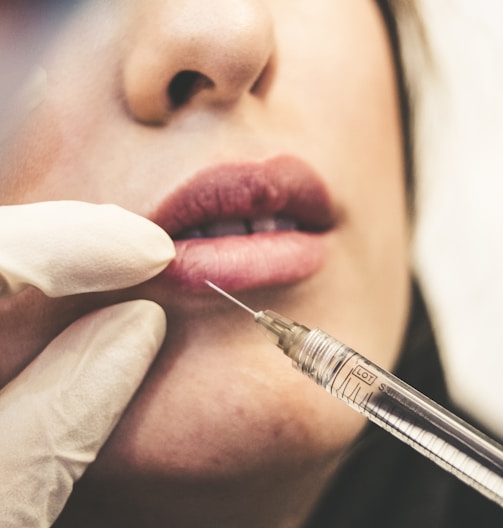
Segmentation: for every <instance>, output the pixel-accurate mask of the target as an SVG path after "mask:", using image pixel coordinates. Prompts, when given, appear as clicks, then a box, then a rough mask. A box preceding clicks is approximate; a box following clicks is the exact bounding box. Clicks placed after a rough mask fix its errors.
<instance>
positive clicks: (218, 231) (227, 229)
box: [203, 220, 248, 238]
mask: <svg viewBox="0 0 503 528" xmlns="http://www.w3.org/2000/svg"><path fill="white" fill-rule="evenodd" d="M203 232H204V234H205V236H207V237H209V238H215V237H222V236H229V235H247V234H248V230H247V229H246V225H245V223H244V221H243V220H222V221H220V222H215V223H214V224H209V225H207V226H204V227H203Z"/></svg>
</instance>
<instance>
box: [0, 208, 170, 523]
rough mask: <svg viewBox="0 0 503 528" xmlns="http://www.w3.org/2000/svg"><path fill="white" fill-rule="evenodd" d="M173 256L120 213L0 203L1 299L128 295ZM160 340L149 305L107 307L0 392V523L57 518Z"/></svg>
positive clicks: (147, 225)
mask: <svg viewBox="0 0 503 528" xmlns="http://www.w3.org/2000/svg"><path fill="white" fill-rule="evenodd" d="M173 257H174V247H173V244H172V242H171V239H170V238H169V237H168V235H167V234H166V233H165V232H164V231H163V230H162V229H161V228H159V227H158V226H156V225H155V224H153V223H151V222H149V221H148V220H146V219H144V218H142V217H139V216H137V215H134V214H132V213H129V212H127V211H124V210H122V209H120V208H118V207H116V206H111V205H91V204H85V203H81V202H46V203H38V204H30V205H22V206H7V207H0V283H1V284H2V287H1V288H0V291H2V292H3V294H8V293H13V292H17V291H19V290H20V289H21V288H22V287H23V285H26V284H32V285H35V286H37V287H38V288H40V289H41V290H42V291H44V292H45V293H46V294H47V295H49V296H60V295H68V294H74V293H80V292H85V291H103V290H112V289H118V288H124V287H127V286H132V285H135V284H137V283H140V282H143V281H145V280H147V279H149V278H151V277H152V276H154V275H156V274H157V273H159V272H160V271H161V270H162V269H163V268H164V267H165V266H166V265H167V264H168V263H169V262H170V260H171V259H172V258H173ZM1 324H2V323H1V320H0V325H1ZM164 334H165V316H164V312H163V310H162V309H161V308H160V307H159V306H158V305H156V304H155V303H153V302H150V301H143V300H139V301H130V302H126V303H122V304H118V305H115V306H110V307H107V308H103V309H101V310H98V311H96V312H93V313H91V314H89V315H87V316H85V317H83V318H81V319H79V320H78V321H76V322H75V323H73V324H72V325H71V326H69V327H68V328H67V329H66V330H65V331H64V332H62V333H61V334H60V335H59V336H58V337H57V338H56V339H54V340H53V341H52V343H50V344H49V346H48V347H47V348H46V349H45V350H44V351H43V352H42V353H41V354H40V355H38V356H37V358H36V359H35V360H34V361H33V362H32V363H30V365H29V366H28V367H27V368H26V369H25V370H24V371H23V372H21V374H20V375H19V376H17V377H16V378H15V379H14V380H13V381H11V382H10V383H9V384H8V385H7V386H6V387H5V388H4V389H3V390H2V391H0V524H1V526H2V527H15V528H20V527H23V528H29V527H35V526H36V527H45V526H50V525H51V524H52V523H53V522H54V520H55V519H56V518H57V516H58V515H59V513H60V512H61V510H62V508H63V506H64V504H65V502H66V500H67V498H68V496H69V494H70V492H71V490H72V486H73V483H74V482H75V481H76V480H77V479H78V478H79V477H80V476H81V475H82V473H83V472H84V471H85V469H86V467H87V465H88V464H89V463H90V462H92V461H93V460H94V459H95V457H96V454H97V452H98V451H99V449H100V448H101V446H102V445H103V443H104V442H105V441H106V439H107V438H108V436H109V435H110V433H111V431H112V429H113V427H114V426H115V424H116V423H117V421H118V419H119V418H120V416H121V414H122V413H123V411H124V409H125V408H126V406H127V404H128V402H129V401H130V399H131V397H132V396H133V394H134V392H135V391H136V389H137V388H138V386H139V384H140V383H141V381H142V379H143V377H144V375H145V373H146V371H147V370H148V368H149V366H150V364H151V362H152V360H153V359H154V357H155V355H156V353H157V351H158V349H159V347H160V345H161V343H162V341H163V339H164ZM0 353H1V349H0Z"/></svg>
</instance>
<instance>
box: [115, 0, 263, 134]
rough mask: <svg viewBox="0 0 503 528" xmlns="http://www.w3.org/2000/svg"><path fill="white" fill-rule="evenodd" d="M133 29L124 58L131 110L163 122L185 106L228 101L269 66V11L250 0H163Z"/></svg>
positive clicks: (250, 88) (253, 85) (252, 89)
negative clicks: (131, 43)
mask: <svg viewBox="0 0 503 528" xmlns="http://www.w3.org/2000/svg"><path fill="white" fill-rule="evenodd" d="M166 4H168V5H167V6H166V5H164V6H163V8H162V9H159V10H158V11H157V13H155V15H157V16H155V15H154V14H153V13H152V12H151V11H149V21H144V22H143V24H144V26H143V27H142V28H141V31H139V33H138V37H137V40H136V45H135V46H134V47H133V49H132V50H131V52H130V55H129V57H128V59H127V61H126V64H125V71H124V91H125V97H126V101H127V104H128V107H129V110H130V111H131V113H132V114H133V115H134V117H135V118H136V119H137V120H138V121H141V122H145V123H157V124H158V123H162V122H164V121H166V120H167V119H168V118H169V116H170V115H171V114H172V113H173V112H176V111H177V109H179V108H181V107H186V106H188V105H196V104H197V105H207V106H218V107H221V106H223V105H232V104H234V103H235V102H236V101H238V100H239V99H240V97H241V96H242V95H243V94H246V93H258V90H257V86H258V85H259V84H260V82H261V79H262V78H263V77H264V72H266V71H267V70H268V66H270V62H271V57H272V54H273V49H274V37H273V30H272V20H271V17H270V13H269V12H268V11H267V10H266V9H265V8H264V7H263V5H262V3H261V2H258V1H255V0H253V1H252V0H238V1H231V0H212V1H211V2H198V1H195V0H189V1H185V2H180V3H175V4H178V5H177V6H173V5H172V4H171V3H170V2H168V3H166Z"/></svg>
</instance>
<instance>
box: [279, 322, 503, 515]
mask: <svg viewBox="0 0 503 528" xmlns="http://www.w3.org/2000/svg"><path fill="white" fill-rule="evenodd" d="M285 353H286V354H287V355H288V356H289V357H291V358H292V360H293V363H294V365H295V366H296V367H297V368H298V369H299V370H301V371H302V372H304V373H305V374H307V375H308V376H309V377H311V378H312V379H314V380H315V381H316V382H317V383H318V384H319V385H321V386H323V387H324V388H325V389H326V390H327V391H328V392H330V393H331V394H333V395H334V396H336V397H337V398H339V399H340V400H342V401H344V402H345V403H347V404H348V405H349V406H350V407H352V408H354V409H355V410H357V411H358V412H359V413H361V414H363V415H365V416H366V417H367V418H368V419H369V420H371V421H372V422H375V423H376V424H377V425H379V426H381V427H382V428H383V429H385V430H386V431H388V432H389V433H391V434H392V435H394V436H396V437H397V438H399V439H400V440H402V441H403V442H405V443H406V444H408V445H410V446H411V447H413V448H414V449H416V450H417V451H419V452H420V453H422V454H423V455H424V456H426V457H428V458H429V459H431V460H432V461H434V462H436V463H437V464H438V465H439V466H441V467H442V468H444V469H445V470H447V471H449V472H450V473H452V474H454V475H456V476H457V477H458V478H459V479H461V480H462V481H464V482H465V483H467V484H468V485H470V486H472V487H473V488H475V489H477V490H478V491H480V492H481V493H482V494H483V495H485V496H486V497H488V498H489V499H491V500H493V501H495V502H497V503H498V504H499V505H500V506H503V446H501V445H499V444H497V443H496V442H494V441H493V440H491V439H490V438H488V437H487V436H485V435H484V434H482V433H481V432H480V431H478V430H476V429H475V428H473V427H472V426H470V425H469V424H467V423H466V422H464V421H463V420H461V419H460V418H458V417H457V416H455V415H454V414H452V413H451V412H449V411H447V410H446V409H444V408H443V407H441V406H440V405H438V404H436V403H435V402H433V401H432V400H430V399H429V398H427V397H426V396H424V395H423V394H421V393H420V392H418V391H417V390H415V389H414V388H412V387H410V386H409V385H407V384H406V383H404V382H402V381H401V380H400V379H398V378H397V377H396V376H394V375H393V374H391V373H389V372H387V371H385V370H383V369H381V368H380V367H378V366H377V365H374V364H373V363H372V362H370V361H369V360H367V359H366V358H364V357H363V356H361V355H360V354H358V353H357V352H355V351H354V350H352V349H351V348H349V347H347V346H346V345H344V344H343V343H341V342H340V341H337V340H336V339H334V338H333V337H331V336H330V335H328V334H326V333H324V332H322V331H321V330H318V329H315V330H311V331H309V332H307V333H305V334H303V335H301V336H300V338H299V339H298V340H296V342H295V343H292V344H291V346H290V347H289V349H288V350H286V349H285Z"/></svg>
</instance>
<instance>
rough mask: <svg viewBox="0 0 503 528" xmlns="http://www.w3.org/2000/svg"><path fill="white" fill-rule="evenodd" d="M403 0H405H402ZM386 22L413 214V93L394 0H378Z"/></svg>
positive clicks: (409, 200) (409, 204)
mask: <svg viewBox="0 0 503 528" xmlns="http://www.w3.org/2000/svg"><path fill="white" fill-rule="evenodd" d="M402 1H403V0H402ZM376 4H377V6H378V7H379V9H380V11H381V14H382V17H383V19H384V23H385V24H386V27H387V29H388V36H389V41H390V45H391V50H392V53H393V61H394V66H395V77H396V85H397V90H398V102H399V110H400V116H401V125H402V137H403V146H402V148H403V159H404V170H405V175H404V176H405V183H406V188H407V203H408V206H409V212H410V214H411V215H412V214H413V210H414V148H413V115H412V105H411V95H410V93H409V91H408V89H407V82H406V79H405V71H404V66H403V55H402V49H401V44H400V38H399V33H398V23H397V18H396V12H395V9H394V2H393V0H376Z"/></svg>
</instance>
